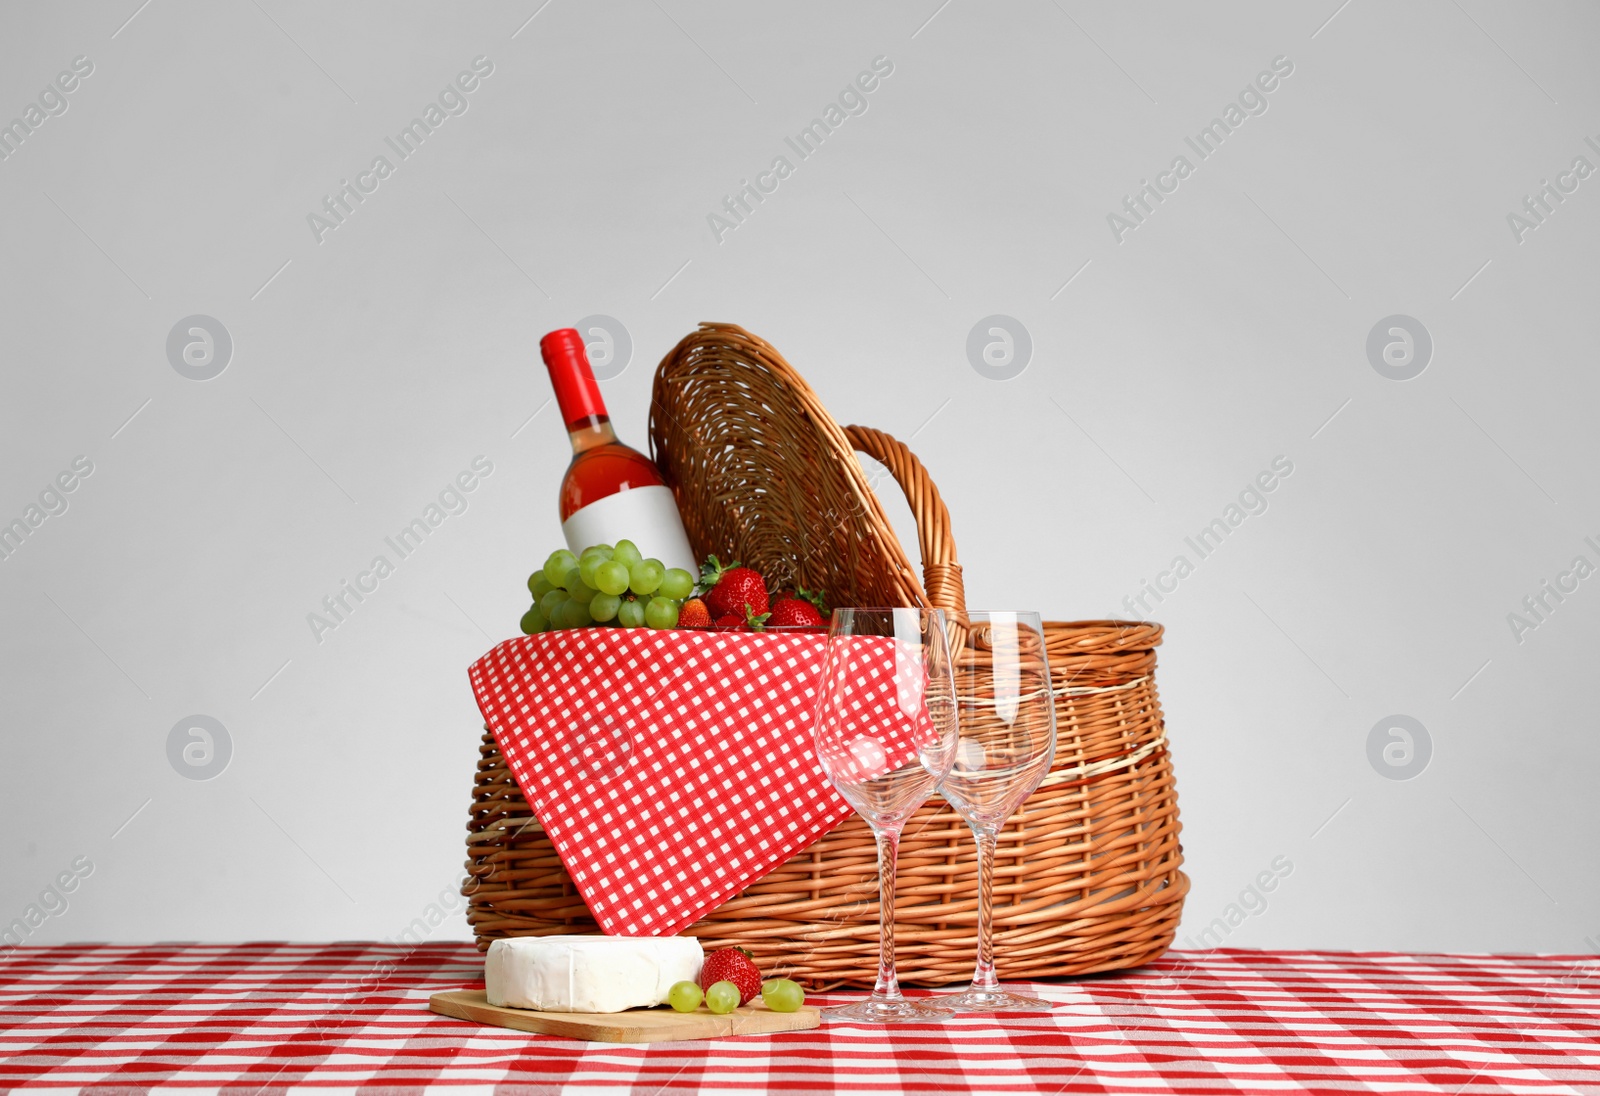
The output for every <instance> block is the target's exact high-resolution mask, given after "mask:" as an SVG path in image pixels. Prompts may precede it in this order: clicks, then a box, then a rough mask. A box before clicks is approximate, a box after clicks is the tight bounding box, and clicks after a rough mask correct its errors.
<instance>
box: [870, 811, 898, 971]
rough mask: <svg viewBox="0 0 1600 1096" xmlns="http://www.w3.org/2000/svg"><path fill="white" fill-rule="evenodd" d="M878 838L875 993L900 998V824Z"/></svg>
mask: <svg viewBox="0 0 1600 1096" xmlns="http://www.w3.org/2000/svg"><path fill="white" fill-rule="evenodd" d="M877 838H878V982H877V984H876V985H875V986H873V988H872V995H873V996H874V997H879V998H888V999H890V1000H894V1001H898V1000H900V979H899V977H898V976H897V975H896V974H895V969H894V875H895V861H896V859H897V858H898V857H899V855H900V827H898V826H896V827H894V828H893V829H886V830H879V831H878V833H877Z"/></svg>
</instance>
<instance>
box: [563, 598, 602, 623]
mask: <svg viewBox="0 0 1600 1096" xmlns="http://www.w3.org/2000/svg"><path fill="white" fill-rule="evenodd" d="M561 622H562V623H563V624H565V625H566V626H567V627H568V628H583V627H585V626H587V625H590V624H593V623H594V617H593V616H592V615H590V613H589V607H588V606H587V605H585V604H584V603H583V602H581V601H569V602H567V603H566V604H565V605H563V606H562V607H561Z"/></svg>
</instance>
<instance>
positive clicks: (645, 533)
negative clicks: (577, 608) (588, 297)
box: [539, 327, 700, 575]
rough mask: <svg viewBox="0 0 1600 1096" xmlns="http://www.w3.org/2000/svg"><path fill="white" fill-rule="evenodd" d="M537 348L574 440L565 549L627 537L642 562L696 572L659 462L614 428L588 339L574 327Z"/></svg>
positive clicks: (564, 488) (565, 496) (564, 504)
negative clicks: (624, 439)
mask: <svg viewBox="0 0 1600 1096" xmlns="http://www.w3.org/2000/svg"><path fill="white" fill-rule="evenodd" d="M539 351H540V353H541V354H543V356H544V364H545V367H546V368H548V369H549V370H550V383H551V384H552V385H553V386H554V387H555V390H556V406H558V407H559V408H560V409H561V421H562V422H563V423H565V424H566V428H567V436H568V437H569V438H571V439H572V463H571V464H570V465H568V466H567V474H566V475H565V476H563V477H562V480H561V531H562V533H563V534H565V536H566V538H567V547H568V548H570V549H571V550H572V551H574V552H582V551H583V550H584V549H585V548H587V547H589V546H590V545H591V544H615V543H616V542H617V541H619V540H623V539H627V540H631V541H633V543H634V544H635V545H637V546H638V548H639V551H640V553H641V554H642V555H643V556H644V558H646V559H652V558H654V559H659V560H660V561H661V562H662V564H663V565H665V566H667V567H682V568H683V569H684V570H685V571H688V572H689V573H690V574H691V575H698V574H699V573H700V569H699V567H698V566H697V565H696V563H695V558H694V551H693V550H692V549H691V548H690V547H689V538H688V536H687V535H686V534H685V533H684V531H683V519H682V518H681V517H679V516H678V503H677V500H676V499H674V498H673V497H672V489H671V488H670V487H668V486H667V485H666V483H665V482H663V481H662V479H661V472H660V471H659V470H658V469H657V468H656V466H655V462H654V461H652V460H651V459H650V458H649V457H647V456H645V455H644V454H643V453H641V452H639V451H638V450H637V449H633V448H631V447H629V446H626V445H624V444H622V442H620V441H618V440H617V435H616V432H615V431H614V430H612V429H611V417H610V416H609V415H607V414H606V405H605V401H604V400H603V399H601V397H600V386H599V384H597V383H596V382H595V379H594V370H593V369H591V368H590V367H589V354H588V351H587V350H586V349H585V348H584V345H583V337H582V336H581V335H579V334H578V332H577V330H576V329H575V328H571V327H565V328H562V329H561V330H559V331H552V332H550V334H548V335H546V336H545V337H544V338H542V339H540V340H539Z"/></svg>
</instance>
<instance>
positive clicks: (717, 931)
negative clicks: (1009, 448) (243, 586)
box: [464, 324, 1188, 989]
mask: <svg viewBox="0 0 1600 1096" xmlns="http://www.w3.org/2000/svg"><path fill="white" fill-rule="evenodd" d="M654 395H655V398H654V402H653V405H652V411H651V443H652V448H653V451H654V456H655V458H656V461H657V463H658V464H659V465H660V466H661V468H662V472H663V474H664V475H665V476H666V478H667V480H668V482H669V483H670V484H671V485H672V487H673V488H674V490H675V492H676V493H677V497H678V502H679V508H680V510H681V511H682V513H683V517H684V524H685V526H686V527H687V529H688V532H689V539H690V542H691V544H692V545H693V546H694V549H695V551H696V553H697V554H698V555H700V556H701V557H704V556H705V555H706V554H707V553H713V552H714V553H716V554H717V555H718V556H720V557H722V558H723V559H725V560H726V559H740V560H742V561H744V562H745V563H747V564H749V565H751V566H754V567H756V568H757V569H758V570H760V571H761V572H762V573H763V574H764V575H766V576H768V578H769V581H771V582H772V583H773V584H774V585H779V584H795V585H801V586H805V587H807V588H810V589H822V590H824V591H826V592H827V594H828V596H829V599H830V603H832V604H856V605H869V604H878V605H886V604H893V605H922V604H932V605H935V606H938V607H940V608H944V609H946V610H947V611H948V612H949V613H950V614H951V616H952V617H953V618H954V619H955V620H957V621H958V622H959V621H961V620H964V616H965V599H964V594H963V591H962V582H961V567H960V564H959V563H958V562H957V560H956V551H955V544H954V541H953V540H952V538H951V534H950V521H949V515H948V512H947V511H946V509H945V506H944V502H943V500H942V499H941V498H940V497H939V493H938V489H937V488H936V487H935V486H934V484H933V481H932V480H931V478H930V477H929V476H928V474H927V472H926V470H925V469H924V468H923V466H922V464H921V462H920V461H918V460H917V458H916V457H915V455H913V454H912V453H911V451H910V450H909V449H907V448H906V447H905V446H904V445H902V444H900V443H899V442H898V441H895V440H894V439H893V438H891V437H889V436H888V435H887V434H883V433H881V432H878V431H874V430H869V429H866V428H863V427H848V428H845V429H841V428H840V427H839V426H837V425H836V424H835V423H834V421H833V419H832V418H830V417H829V416H828V414H827V412H826V410H824V409H823V408H822V406H821V404H820V403H819V402H818V400H817V398H816V395H815V393H813V392H812V390H811V389H810V387H809V386H808V385H807V384H806V382H805V381H804V380H803V379H802V378H800V376H799V375H798V374H797V373H796V372H795V371H794V370H793V369H792V368H791V367H790V366H789V365H788V363H787V362H785V361H784V360H783V358H782V357H781V355H779V354H778V353H777V351H776V350H774V349H773V348H772V347H771V346H769V345H768V344H766V343H765V342H763V341H762V340H760V339H758V338H756V337H755V336H753V335H750V334H749V333H748V332H745V331H744V330H743V329H741V328H737V327H733V326H731V325H723V324H703V325H701V327H700V329H699V330H698V331H696V332H695V333H693V334H691V335H690V336H688V337H687V338H685V339H684V340H683V341H682V342H681V343H680V344H679V345H678V346H677V347H676V348H674V350H673V351H672V352H671V353H670V354H668V355H667V358H666V359H665V360H664V361H663V362H662V363H661V367H660V369H659V370H658V372H657V375H656V384H655V394H654ZM857 449H859V450H860V451H862V452H864V453H867V454H868V455H869V456H871V457H873V458H874V459H876V460H877V461H879V462H880V463H882V464H883V465H884V466H885V467H886V468H887V469H888V470H889V471H890V473H891V474H892V475H893V476H894V478H895V480H896V481H897V482H898V483H899V484H900V486H901V488H902V489H903V490H904V491H905V494H906V499H907V501H908V502H909V504H910V506H911V510H912V513H913V515H914V516H915V518H916V521H917V529H918V541H919V544H918V548H919V550H920V552H921V556H922V561H923V573H924V580H925V585H924V583H919V582H918V581H917V578H916V576H915V573H914V572H913V571H912V569H911V565H910V563H909V561H908V560H907V559H906V556H905V553H904V551H903V549H902V548H901V546H900V544H899V542H898V541H897V540H896V539H895V537H894V534H893V532H892V531H891V529H890V527H889V524H888V521H887V519H886V517H885V516H884V513H883V509H882V507H881V505H880V504H879V502H878V500H877V497H876V496H875V494H874V493H873V491H872V489H871V487H870V485H869V484H868V481H867V479H866V476H865V474H864V473H863V471H862V469H861V465H860V463H859V462H858V461H857V460H856V459H855V456H854V452H853V451H854V450H857ZM1045 631H1046V642H1047V646H1048V655H1049V659H1050V670H1051V680H1052V684H1053V687H1054V690H1055V694H1056V695H1055V706H1056V719H1057V750H1056V758H1055V762H1054V764H1053V766H1052V769H1051V774H1050V776H1049V777H1048V778H1047V779H1046V781H1045V783H1044V785H1042V786H1041V787H1040V789H1039V790H1038V791H1037V792H1035V793H1034V794H1033V795H1032V796H1031V797H1030V798H1029V800H1028V801H1027V803H1026V804H1025V805H1024V807H1023V809H1022V810H1021V811H1019V812H1018V813H1017V814H1016V815H1015V816H1013V819H1012V821H1011V823H1010V824H1009V825H1008V826H1007V827H1006V829H1005V830H1004V831H1003V833H1002V834H1001V837H1000V843H999V849H998V852H997V854H996V857H995V898H994V925H995V952H996V962H997V967H998V971H999V974H1000V977H1001V978H1011V979H1028V978H1049V977H1057V976H1062V975H1072V974H1083V973H1088V972H1091V971H1104V970H1114V969H1120V968H1124V967H1130V966H1137V965H1139V964H1141V963H1145V962H1148V961H1149V960H1151V959H1153V958H1155V957H1156V956H1158V955H1160V954H1161V953H1162V952H1163V951H1165V950H1166V949H1167V948H1168V947H1169V946H1170V945H1171V942H1172V938H1173V934H1174V932H1175V930H1176V928H1177V924H1178V919H1179V916H1180V915H1181V913H1182V908H1183V898H1184V895H1185V894H1186V893H1187V891H1188V879H1187V878H1186V877H1185V876H1184V874H1183V872H1182V871H1181V870H1180V869H1181V864H1182V859H1183V858H1182V850H1181V848H1180V845H1179V842H1178V834H1179V823H1178V809H1177V795H1176V791H1175V787H1174V783H1173V774H1172V764H1171V759H1170V757H1169V756H1168V753H1167V749H1166V739H1165V730H1164V726H1163V722H1162V717H1161V706H1160V702H1159V700H1158V698H1157V696H1156V688H1155V682H1154V672H1155V647H1156V645H1157V644H1159V643H1160V641H1161V627H1160V626H1159V625H1156V624H1149V623H1129V622H1125V621H1087V622H1078V623H1070V624H1068V623H1056V622H1050V623H1047V624H1046V625H1045ZM958 634H959V635H960V636H961V637H962V642H963V643H964V644H969V645H970V647H969V649H968V650H966V651H964V652H963V656H965V657H981V652H980V651H978V650H977V649H976V648H977V647H978V641H977V640H976V639H974V638H973V637H971V636H969V635H967V633H966V632H965V631H963V630H959V629H958ZM468 831H469V833H468V839H467V852H468V859H467V871H468V874H469V882H468V883H467V885H466V887H465V888H464V893H466V894H467V896H468V899H469V910H468V919H469V921H470V922H471V924H472V926H473V930H474V932H475V934H476V935H477V938H478V945H479V947H480V948H487V947H488V945H489V942H490V941H491V940H494V939H496V938H499V937H503V936H521V935H551V934H556V933H566V932H594V931H598V929H597V926H596V925H595V923H594V921H593V919H592V918H591V917H590V916H589V912H588V909H587V907H585V905H584V904H583V899H582V898H581V897H580V896H579V894H578V893H577V890H576V888H574V887H573V885H572V881H571V879H570V878H569V877H568V876H567V873H566V871H565V869H564V868H563V867H562V865H561V862H560V859H559V858H558V857H557V855H556V852H555V849H554V847H553V846H552V845H551V844H550V841H549V839H548V838H547V837H546V835H545V834H544V832H543V830H542V829H541V827H540V826H539V822H538V820H537V819H536V818H535V817H534V816H533V814H532V812H531V810H530V809H529V807H528V804H527V801H526V800H525V799H524V798H523V796H522V793H521V791H520V790H519V789H518V788H517V786H516V783H515V781H514V780H513V778H512V776H511V774H510V772H509V770H508V769H507V767H506V764H505V761H504V759H503V758H502V757H501V755H500V752H499V750H498V748H497V747H496V746H495V744H494V741H493V739H492V737H490V736H489V735H485V736H484V740H483V745H482V747H481V752H480V759H479V763H478V772H477V779H476V784H475V787H474V791H473V803H472V811H471V817H470V819H469V822H468ZM899 863H900V868H899V878H898V886H897V889H896V894H895V911H896V918H897V922H898V932H897V933H896V940H897V958H898V962H899V973H900V979H901V981H902V982H903V983H905V984H908V985H928V986H942V985H949V984H952V983H955V982H959V981H962V980H964V979H965V978H967V977H969V976H970V974H971V972H972V964H973V957H974V952H975V947H976V944H975V931H976V926H977V905H978V902H977V894H976V887H977V864H976V860H975V858H974V854H973V846H972V838H971V833H970V831H969V830H968V829H967V826H966V824H965V822H963V821H962V819H961V818H960V816H959V815H957V814H956V813H955V811H954V810H952V809H951V808H950V807H949V806H947V805H946V804H945V803H944V802H943V801H942V800H939V799H935V800H932V801H930V803H929V804H928V805H926V806H924V807H923V808H922V809H921V810H919V811H918V812H917V813H916V814H915V815H914V816H913V817H912V819H911V820H910V822H908V824H907V826H906V829H905V833H904V836H903V838H902V841H901V844H900V862H899ZM877 924H878V894H877V863H876V847H875V844H874V842H873V839H872V834H871V832H870V831H869V830H868V829H867V827H866V824H865V823H863V822H862V821H861V820H860V819H859V818H857V817H854V816H852V817H851V818H849V819H847V820H846V821H845V822H844V823H842V824H841V825H840V826H838V827H837V828H836V829H834V830H833V831H832V832H831V833H829V834H827V835H826V836H824V837H823V838H821V839H820V840H818V841H817V842H816V843H814V844H813V845H811V846H810V847H809V848H807V849H806V850H804V851H803V852H801V853H800V854H798V855H797V856H795V857H794V858H793V859H791V860H790V861H789V862H788V863H786V864H784V865H782V866H780V867H779V868H777V869H775V870H774V871H772V872H771V873H770V874H768V875H767V876H766V877H765V878H763V879H761V880H760V881H759V882H757V883H755V884H753V885H752V886H750V887H748V888H746V889H745V890H744V891H743V892H742V893H740V894H739V895H736V896H735V897H733V898H732V899H730V900H728V901H727V902H725V903H724V904H723V905H722V906H721V907H719V908H718V909H716V910H715V911H713V912H712V913H710V914H709V915H707V916H706V917H705V918H704V919H703V920H702V921H700V922H699V923H697V924H695V925H694V926H692V927H690V928H689V929H688V930H686V931H687V932H688V933H689V934H691V935H694V936H698V937H700V938H701V940H702V941H703V942H704V944H705V945H706V947H707V948H712V947H720V946H726V945H740V946H743V947H746V948H748V949H750V951H751V952H752V953H754V955H755V956H756V959H757V962H758V963H759V964H760V965H761V967H762V970H763V971H764V972H767V973H768V974H769V976H778V975H787V976H789V977H793V978H795V979H797V980H799V981H801V982H803V983H805V984H806V985H807V986H809V987H810V988H814V989H821V988H825V987H831V986H839V985H852V986H870V985H871V984H872V982H873V978H874V976H875V974H876V971H877Z"/></svg>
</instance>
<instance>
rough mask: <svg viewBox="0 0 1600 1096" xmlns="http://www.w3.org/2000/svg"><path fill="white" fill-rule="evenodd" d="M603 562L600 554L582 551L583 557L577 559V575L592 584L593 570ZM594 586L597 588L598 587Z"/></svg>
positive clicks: (603, 559) (593, 583)
mask: <svg viewBox="0 0 1600 1096" xmlns="http://www.w3.org/2000/svg"><path fill="white" fill-rule="evenodd" d="M605 562H606V560H605V558H604V557H602V556H597V555H589V554H588V553H587V552H586V553H584V556H583V558H582V559H581V560H579V561H578V577H579V578H581V579H583V581H584V582H586V583H588V584H589V585H590V586H594V585H595V582H594V574H595V571H596V570H598V569H599V567H600V565H601V564H602V563H605ZM595 588H596V589H599V587H595Z"/></svg>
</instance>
